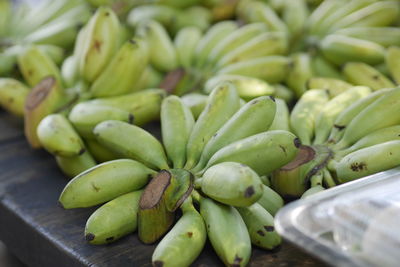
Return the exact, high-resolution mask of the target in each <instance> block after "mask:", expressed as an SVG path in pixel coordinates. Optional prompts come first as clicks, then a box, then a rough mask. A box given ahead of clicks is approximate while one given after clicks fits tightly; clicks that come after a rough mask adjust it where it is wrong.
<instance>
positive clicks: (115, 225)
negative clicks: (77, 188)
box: [85, 190, 142, 245]
mask: <svg viewBox="0 0 400 267" xmlns="http://www.w3.org/2000/svg"><path fill="white" fill-rule="evenodd" d="M141 195H142V191H141V190H140V191H135V192H131V193H127V194H125V195H122V196H119V197H117V198H115V199H113V200H111V201H109V202H107V203H106V204H104V205H102V206H101V207H100V208H98V209H97V210H96V211H95V212H93V214H92V215H90V217H89V219H88V220H87V222H86V226H85V239H86V241H88V242H89V243H90V244H93V245H101V244H107V243H111V242H114V241H116V240H118V239H120V238H121V237H123V236H125V235H127V234H130V233H132V232H134V231H135V230H136V229H137V214H138V210H139V200H140V196H141Z"/></svg>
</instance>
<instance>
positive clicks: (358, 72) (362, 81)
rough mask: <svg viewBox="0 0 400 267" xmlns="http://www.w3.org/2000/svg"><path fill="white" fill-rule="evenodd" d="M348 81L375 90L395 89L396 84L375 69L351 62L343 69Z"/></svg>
mask: <svg viewBox="0 0 400 267" xmlns="http://www.w3.org/2000/svg"><path fill="white" fill-rule="evenodd" d="M343 74H344V76H345V77H346V79H347V80H348V81H349V82H351V83H353V84H356V85H365V86H368V87H370V88H372V89H373V90H379V89H382V88H393V87H395V85H394V83H393V82H392V81H390V80H389V79H388V78H387V77H385V75H383V74H382V73H380V72H379V71H378V70H376V69H374V68H373V67H371V66H369V65H367V64H365V63H362V62H349V63H347V64H346V65H345V66H344V68H343Z"/></svg>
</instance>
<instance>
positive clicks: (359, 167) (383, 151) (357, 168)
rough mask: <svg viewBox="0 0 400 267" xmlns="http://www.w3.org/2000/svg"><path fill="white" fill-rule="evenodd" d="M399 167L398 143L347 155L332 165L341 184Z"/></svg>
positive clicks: (399, 151)
mask: <svg viewBox="0 0 400 267" xmlns="http://www.w3.org/2000/svg"><path fill="white" fill-rule="evenodd" d="M399 165H400V141H398V140H397V141H389V142H386V143H382V144H378V145H374V146H370V147H367V148H363V149H360V150H357V151H355V152H353V153H350V154H348V155H347V156H345V157H344V158H343V159H341V160H340V161H339V162H338V163H337V164H335V165H334V167H335V170H336V175H337V178H338V180H339V182H341V183H345V182H348V181H352V180H355V179H358V178H361V177H364V176H367V175H370V174H374V173H377V172H380V171H384V170H388V169H391V168H394V167H396V166H399Z"/></svg>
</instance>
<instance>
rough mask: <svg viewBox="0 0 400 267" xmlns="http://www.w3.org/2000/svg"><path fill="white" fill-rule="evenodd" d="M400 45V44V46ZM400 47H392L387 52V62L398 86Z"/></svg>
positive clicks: (399, 80) (399, 82) (399, 77)
mask: <svg viewBox="0 0 400 267" xmlns="http://www.w3.org/2000/svg"><path fill="white" fill-rule="evenodd" d="M399 45H400V44H399ZM399 57H400V47H397V46H391V47H389V48H388V49H387V51H386V57H385V62H386V66H387V67H388V69H389V72H390V75H391V76H392V77H393V80H394V81H395V82H396V84H400V63H399V61H398V59H399Z"/></svg>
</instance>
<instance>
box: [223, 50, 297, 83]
mask: <svg viewBox="0 0 400 267" xmlns="http://www.w3.org/2000/svg"><path fill="white" fill-rule="evenodd" d="M289 63H290V60H289V59H288V58H287V57H283V56H268V57H261V58H256V59H251V60H246V61H242V62H238V63H234V64H231V65H229V66H226V67H224V68H222V69H220V70H219V71H218V74H238V75H243V76H249V77H253V78H258V79H261V80H265V81H267V82H269V83H279V82H282V81H283V80H284V79H285V78H286V76H287V72H288V70H289Z"/></svg>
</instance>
